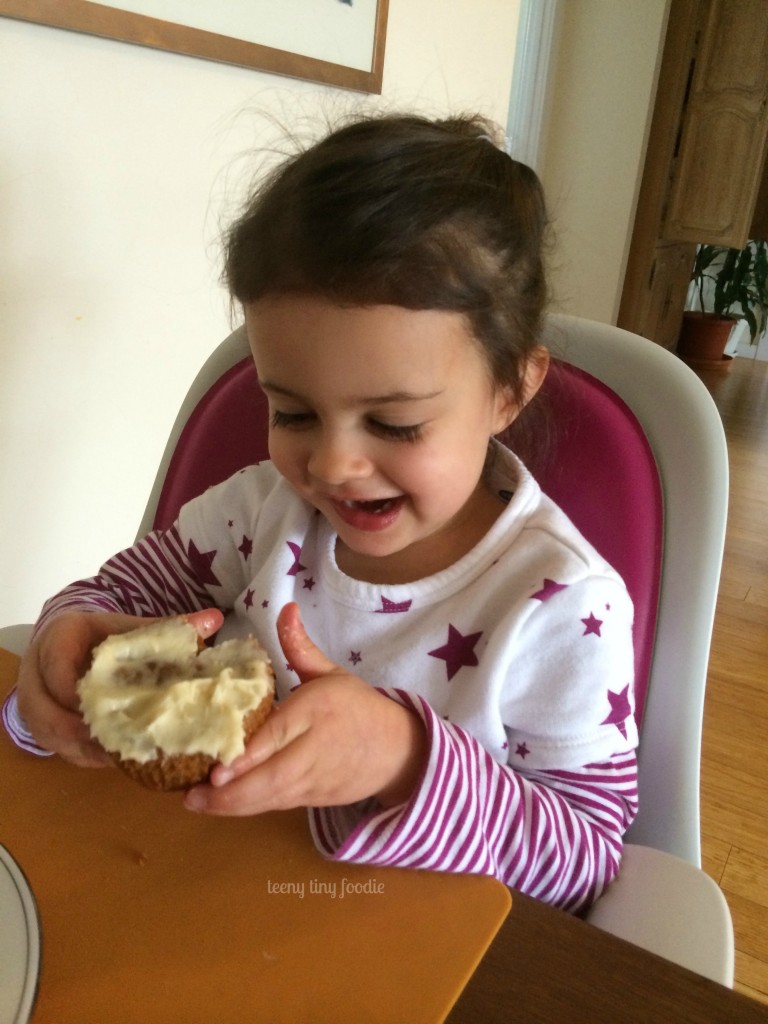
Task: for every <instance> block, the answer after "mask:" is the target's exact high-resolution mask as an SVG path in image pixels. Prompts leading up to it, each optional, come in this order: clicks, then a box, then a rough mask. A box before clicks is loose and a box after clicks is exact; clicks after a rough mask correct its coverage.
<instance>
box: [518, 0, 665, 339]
mask: <svg viewBox="0 0 768 1024" xmlns="http://www.w3.org/2000/svg"><path fill="white" fill-rule="evenodd" d="M668 5H669V0H560V4H559V14H558V28H557V43H556V52H555V54H554V55H553V60H552V64H551V72H550V80H549V85H548V91H547V99H548V112H547V119H546V124H545V127H544V129H543V140H542V147H541V154H540V159H539V164H538V170H539V174H540V176H541V179H542V182H543V184H544V188H545V190H546V192H547V195H548V198H549V204H550V213H551V216H552V220H553V226H554V240H555V253H554V257H553V264H552V286H553V293H554V301H555V303H556V304H557V305H558V306H559V308H560V309H561V310H562V311H563V312H567V313H574V314H576V315H578V316H585V317H590V318H591V319H593V320H600V321H603V322H606V323H616V317H617V315H618V309H619V300H620V297H621V289H622V286H623V282H624V271H625V268H626V259H627V253H628V247H629V240H630V236H631V230H632V224H633V221H634V215H635V206H636V202H637V192H638V189H639V184H640V174H641V171H642V163H643V159H644V155H645V147H646V140H647V133H648V128H649V124H650V116H651V114H652V112H653V100H654V97H655V91H656V80H657V76H658V66H659V61H660V59H661V49H662V44H663V39H664V32H665V30H666V21H667V10H668Z"/></svg>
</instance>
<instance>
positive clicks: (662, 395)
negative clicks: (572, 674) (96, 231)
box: [139, 316, 727, 864]
mask: <svg viewBox="0 0 768 1024" xmlns="http://www.w3.org/2000/svg"><path fill="white" fill-rule="evenodd" d="M545 340H546V342H547V344H548V345H549V346H550V348H551V349H552V351H553V354H554V355H555V356H556V357H557V362H556V363H555V365H554V366H553V367H552V368H551V370H550V372H549V374H548V376H547V380H546V382H545V385H544V387H545V389H546V392H547V398H548V403H549V405H550V407H551V409H552V411H553V415H554V419H555V432H554V451H553V452H552V453H551V454H550V457H549V458H548V459H547V460H546V463H545V465H544V468H543V470H542V471H541V472H539V473H538V474H537V475H538V477H539V480H540V483H541V485H542V487H543V489H544V490H545V491H546V492H547V493H548V494H549V495H550V496H551V497H552V498H553V499H554V500H555V501H557V503H558V504H559V505H560V506H561V507H562V508H563V509H564V510H565V511H566V512H567V513H568V515H569V516H570V517H571V518H572V519H573V521H574V522H575V524H576V525H577V526H578V527H579V529H580V530H581V531H582V533H584V535H585V536H586V537H587V538H588V539H589V540H590V541H591V542H592V544H593V545H594V546H595V547H596V548H597V549H598V551H600V552H601V554H603V555H604V557H605V558H606V559H607V560H608V561H609V562H610V563H611V564H612V565H613V566H614V567H615V568H616V569H617V571H618V572H620V573H621V575H622V576H623V578H624V580H625V582H626V584H627V587H628V589H629V592H630V594H631V596H632V599H633V601H634V604H635V626H634V639H635V665H636V699H637V708H638V711H637V714H638V719H639V720H640V721H641V745H640V752H639V758H640V781H639V785H640V791H641V802H640V803H641V810H640V813H639V815H638V817H637V820H636V822H635V824H634V825H633V827H632V830H631V838H632V839H633V841H635V842H640V843H646V844H647V845H650V846H654V847H656V848H657V849H662V850H666V851H668V852H670V853H675V854H677V855H678V856H681V857H683V858H684V859H686V860H688V861H690V862H691V863H694V864H698V863H699V860H700V846H699V805H698V793H699V788H698V787H699V781H698V780H699V752H700V745H701V719H702V713H703V696H704V685H705V681H706V665H707V658H708V651H709V640H710V635H711V629H712V620H713V617H714V602H715V596H716V592H717V581H718V578H719V568H720V561H721V558H722V547H723V538H724V530H725V510H726V507H727V458H726V455H725V441H724V437H723V433H722V427H721V425H720V419H719V415H718V414H717V410H716V409H715V407H714V404H713V403H712V401H711V399H710V397H709V395H708V393H707V392H706V389H705V388H704V387H703V385H702V384H701V383H700V382H699V380H698V379H697V378H696V377H695V375H694V374H693V373H692V372H691V371H690V370H689V369H688V368H687V367H685V366H684V365H683V364H682V363H681V362H680V361H679V360H677V358H676V357H674V356H672V355H670V353H668V352H666V351H664V350H663V349H661V348H659V347H658V346H656V345H654V344H653V343H652V342H649V341H647V340H646V339H642V338H638V337H636V336H634V335H631V334H628V333H627V332H624V331H621V330H619V329H618V328H615V327H610V326H607V325H604V324H597V323H593V322H590V321H585V320H579V319H577V318H573V317H561V316H556V317H551V318H550V321H549V323H548V328H547V336H546V339H545ZM267 430H268V413H267V404H266V399H265V397H264V395H263V394H262V392H261V390H260V389H259V386H258V381H257V379H256V372H255V369H254V367H253V364H252V362H251V359H250V355H249V352H248V345H247V341H246V338H245V332H244V330H243V328H240V329H238V330H237V331H235V332H233V334H232V335H230V336H229V338H227V339H226V340H225V341H224V342H222V344H221V345H220V346H219V347H218V348H217V349H216V351H215V352H214V353H213V355H212V356H211V357H210V358H209V359H208V361H207V362H206V363H205V365H204V366H203V368H202V369H201V371H200V373H199V374H198V376H197V378H196V379H195V381H194V382H193V384H192V386H191V388H190V391H189V393H188V395H187V398H186V399H185V402H184V403H183V405H182V408H181V410H180V412H179V415H178V417H177V420H176V423H175V424H174V427H173V429H172V432H171V436H170V438H169V441H168V445H167V446H166V450H165V453H164V456H163V460H162V462H161V465H160V469H159V471H158V474H157V478H156V480H155V485H154V487H153V490H152V494H151V496H150V500H149V503H148V505H147V509H146V512H145V515H144V519H143V521H142V524H141V527H140V530H139V535H143V534H145V533H147V532H148V531H149V530H150V529H153V528H155V529H158V528H164V527H166V526H168V525H169V524H170V523H171V522H172V521H173V519H174V518H175V516H176V514H177V513H178V510H179V508H180V507H181V505H182V504H183V503H184V502H185V501H186V500H188V499H189V498H191V497H194V496H196V495H197V494H200V493H201V492H202V491H203V490H205V488H206V487H208V486H210V485H212V484H215V483H218V482H219V481H221V480H224V479H226V478H227V477H228V476H230V475H231V474H232V473H234V472H236V471H237V470H238V469H240V468H242V466H244V465H247V464H249V463H252V462H257V461H259V460H261V459H264V458H267V457H268V451H267ZM694 527H695V528H694Z"/></svg>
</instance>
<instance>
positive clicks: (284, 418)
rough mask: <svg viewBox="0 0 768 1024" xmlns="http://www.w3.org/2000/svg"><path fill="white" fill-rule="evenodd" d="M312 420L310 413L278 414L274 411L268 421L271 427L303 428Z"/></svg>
mask: <svg viewBox="0 0 768 1024" xmlns="http://www.w3.org/2000/svg"><path fill="white" fill-rule="evenodd" d="M311 420H312V413H311V412H280V410H279V409H275V410H274V411H273V413H272V419H271V420H270V426H271V427H288V428H291V427H294V428H296V427H303V426H306V425H307V424H308V423H309V422H310V421H311Z"/></svg>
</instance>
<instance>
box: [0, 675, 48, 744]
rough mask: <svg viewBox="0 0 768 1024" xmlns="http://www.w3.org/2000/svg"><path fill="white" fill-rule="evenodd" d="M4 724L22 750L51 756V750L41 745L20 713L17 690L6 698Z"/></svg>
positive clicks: (3, 713) (12, 691)
mask: <svg viewBox="0 0 768 1024" xmlns="http://www.w3.org/2000/svg"><path fill="white" fill-rule="evenodd" d="M2 718H3V725H4V726H5V731H6V732H7V733H8V735H9V736H10V738H11V739H12V740H13V742H14V743H15V744H16V746H17V747H21V749H22V750H26V751H27V753H28V754H37V756H38V757H51V751H50V750H46V749H45V748H44V747H41V746H40V745H39V744H38V743H37V741H36V740H35V737H34V736H33V735H32V733H31V732H30V731H29V729H28V728H27V724H26V722H25V721H24V719H23V718H22V717H21V715H20V714H19V706H18V703H17V700H16V690H11V692H10V693H9V694H8V696H7V697H6V698H5V702H4V704H3V710H2Z"/></svg>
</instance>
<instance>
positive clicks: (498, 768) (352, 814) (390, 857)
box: [310, 690, 637, 913]
mask: <svg viewBox="0 0 768 1024" xmlns="http://www.w3.org/2000/svg"><path fill="white" fill-rule="evenodd" d="M386 692H387V694H388V695H389V696H390V697H392V698H393V699H396V700H398V701H399V702H400V703H401V704H403V705H404V706H405V707H408V708H410V709H411V710H413V711H414V712H415V713H417V714H418V715H419V716H420V717H421V718H422V720H423V721H424V724H425V726H426V728H427V734H428V740H429V751H430V752H429V758H428V762H427V766H426V769H425V773H424V775H423V777H422V779H421V782H420V784H419V785H418V786H417V788H416V791H415V792H414V794H413V796H412V797H411V799H410V801H409V802H408V803H407V804H403V805H401V806H399V807H394V808H387V809H382V808H380V807H379V805H378V804H371V802H367V803H364V804H362V805H355V806H352V807H330V808H313V809H311V811H310V824H311V827H312V832H313V837H314V840H315V843H316V844H317V846H318V848H319V849H320V850H321V852H322V853H323V854H324V855H325V856H326V857H329V858H332V859H334V860H338V861H348V862H356V863H362V864H381V865H386V866H391V867H408V868H427V869H431V870H435V871H451V872H464V873H473V874H488V875H494V876H495V877H496V878H498V879H500V881H502V882H504V883H505V884H506V885H509V886H510V887H512V888H514V889H518V890H519V891H521V892H524V893H527V894H528V895H530V896H534V897H536V898H537V899H540V900H542V901H544V902H546V903H550V904H552V905H554V906H558V907H562V908H563V909H566V910H569V911H571V912H574V913H576V912H582V911H584V910H586V909H587V907H588V906H589V905H590V904H591V903H592V902H593V901H594V900H595V899H596V898H597V897H598V896H599V895H600V893H601V892H602V890H603V889H604V888H605V886H606V885H608V883H609V882H610V881H611V880H612V879H613V877H614V876H615V875H616V873H617V871H618V867H619V862H620V860H621V850H622V845H623V844H622V836H623V834H624V832H625V831H626V829H627V828H628V827H629V825H630V823H631V821H632V819H633V817H634V815H635V813H636V810H637V764H636V759H635V755H634V752H630V753H624V754H621V755H616V756H614V757H613V758H611V759H610V760H608V761H606V762H605V763H603V764H591V765H586V766H584V767H583V768H580V769H577V770H570V771H536V772H523V771H518V770H515V769H512V768H510V767H508V766H506V765H502V764H499V763H498V762H497V761H495V760H494V759H493V758H492V757H491V755H490V754H489V753H488V752H487V751H486V750H485V749H484V748H483V747H482V746H481V745H480V744H479V743H478V742H477V741H476V740H475V739H474V738H473V737H471V736H470V735H469V734H468V733H466V732H465V731H464V730H463V729H460V728H458V727H456V726H453V725H452V724H451V723H449V722H445V721H443V720H442V719H440V718H439V717H438V716H437V715H435V713H434V712H433V711H432V710H431V708H430V707H429V705H428V704H427V703H426V702H425V701H423V700H421V698H419V697H417V696H415V695H412V694H407V693H404V692H402V691H392V690H388V691H386Z"/></svg>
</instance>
